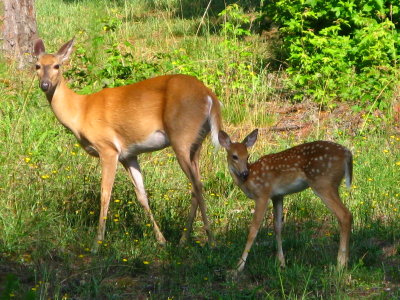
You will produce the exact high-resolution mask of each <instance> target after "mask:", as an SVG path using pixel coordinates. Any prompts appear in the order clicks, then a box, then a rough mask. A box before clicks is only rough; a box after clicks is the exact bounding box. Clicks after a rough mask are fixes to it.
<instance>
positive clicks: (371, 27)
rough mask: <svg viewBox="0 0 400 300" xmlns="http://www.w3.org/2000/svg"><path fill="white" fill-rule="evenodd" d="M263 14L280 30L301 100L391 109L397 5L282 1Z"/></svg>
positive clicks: (398, 43) (398, 41)
mask: <svg viewBox="0 0 400 300" xmlns="http://www.w3.org/2000/svg"><path fill="white" fill-rule="evenodd" d="M264 10H265V13H266V14H267V15H269V16H271V17H272V19H273V20H274V21H275V22H276V23H277V24H278V25H279V26H280V32H281V34H282V36H283V39H284V47H286V49H288V62H289V68H288V69H287V71H288V73H289V74H290V75H291V77H290V81H289V83H288V84H289V86H290V87H291V88H292V89H293V90H294V91H295V93H296V95H295V99H296V100H300V99H302V98H303V97H304V96H310V97H312V98H314V99H315V100H317V101H318V102H321V103H323V104H326V105H328V106H329V105H332V104H333V103H334V102H333V100H342V101H351V102H353V103H354V102H360V105H362V106H367V105H368V106H370V105H373V106H374V107H379V108H381V109H385V108H388V107H389V105H390V101H391V97H392V95H393V87H394V86H395V82H396V78H397V75H398V72H397V61H398V59H399V50H400V37H399V28H398V27H396V26H395V23H393V21H392V20H394V19H395V18H398V17H399V5H398V4H397V3H395V2H393V1H382V0H369V1H367V0H358V1H334V0H329V1H317V0H314V1H304V0H296V1H291V0H281V1H268V2H267V3H266V4H265V7H264Z"/></svg>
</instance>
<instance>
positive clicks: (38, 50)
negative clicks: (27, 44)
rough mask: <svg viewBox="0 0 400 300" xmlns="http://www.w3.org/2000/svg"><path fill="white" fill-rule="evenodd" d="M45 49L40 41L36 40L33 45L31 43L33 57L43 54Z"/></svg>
mask: <svg viewBox="0 0 400 300" xmlns="http://www.w3.org/2000/svg"><path fill="white" fill-rule="evenodd" d="M45 51H46V49H45V47H44V43H43V41H42V40H41V39H37V40H36V41H35V42H34V43H33V54H34V55H35V56H40V55H42V54H43V53H45Z"/></svg>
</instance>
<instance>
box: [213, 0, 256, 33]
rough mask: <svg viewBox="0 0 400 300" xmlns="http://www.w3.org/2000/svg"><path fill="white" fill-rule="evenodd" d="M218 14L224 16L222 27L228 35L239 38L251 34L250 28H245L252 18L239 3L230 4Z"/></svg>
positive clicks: (223, 31)
mask: <svg viewBox="0 0 400 300" xmlns="http://www.w3.org/2000/svg"><path fill="white" fill-rule="evenodd" d="M218 15H219V16H222V17H224V22H223V23H222V24H221V27H222V33H223V34H225V35H226V36H228V37H230V38H233V39H237V38H241V37H243V36H246V35H247V36H249V35H250V30H248V29H246V28H244V26H245V25H247V24H249V23H250V18H249V17H248V16H247V15H246V14H245V13H244V12H243V9H242V8H241V7H240V6H239V5H238V4H236V3H235V4H231V5H228V6H227V7H226V8H225V9H224V10H223V11H221V12H220V13H219V14H218Z"/></svg>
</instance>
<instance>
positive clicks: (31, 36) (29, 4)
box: [1, 0, 37, 68]
mask: <svg viewBox="0 0 400 300" xmlns="http://www.w3.org/2000/svg"><path fill="white" fill-rule="evenodd" d="M3 5H4V6H3V10H4V14H3V16H4V17H3V22H2V23H3V24H2V26H1V27H2V28H1V31H2V32H1V33H2V39H3V43H2V45H1V47H2V49H3V50H4V52H5V54H6V55H7V56H8V57H10V58H13V59H15V60H16V62H17V65H18V67H19V68H23V67H24V66H25V65H26V64H27V63H29V62H32V59H33V58H32V55H31V53H32V49H33V41H34V40H35V39H36V38H37V29H36V16H35V6H34V0H3Z"/></svg>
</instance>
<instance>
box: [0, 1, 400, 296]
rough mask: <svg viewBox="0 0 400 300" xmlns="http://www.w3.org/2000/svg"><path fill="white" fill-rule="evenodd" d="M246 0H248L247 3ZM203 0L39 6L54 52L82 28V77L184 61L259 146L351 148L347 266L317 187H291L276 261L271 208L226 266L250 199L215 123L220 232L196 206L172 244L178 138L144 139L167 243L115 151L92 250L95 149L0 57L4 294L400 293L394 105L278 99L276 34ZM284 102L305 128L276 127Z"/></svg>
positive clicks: (177, 224) (237, 128)
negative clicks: (244, 28) (319, 142)
mask: <svg viewBox="0 0 400 300" xmlns="http://www.w3.org/2000/svg"><path fill="white" fill-rule="evenodd" d="M252 2H256V1H247V2H246V1H244V4H247V5H248V7H249V9H250V16H251V14H252V13H251V9H252V5H251V4H252ZM207 3H208V1H200V0H198V1H192V2H191V1H177V0H168V1H167V0H164V1H161V0H153V1H145V0H137V1H90V0H82V1H67V0H64V1H61V0H47V1H45V0H37V1H36V9H37V22H38V28H39V32H40V36H41V38H43V40H44V41H45V43H46V46H47V47H48V51H49V52H55V51H57V50H58V48H59V47H60V46H61V45H62V44H63V43H64V42H66V41H68V40H69V39H71V38H72V37H75V38H76V43H75V45H76V46H75V52H74V54H73V57H72V59H71V60H70V62H69V63H67V65H66V67H65V68H66V77H67V78H68V79H69V81H70V85H71V86H72V87H73V88H74V89H75V90H76V91H80V92H81V93H88V92H93V91H96V90H99V89H100V88H102V87H103V86H105V85H108V86H115V85H119V84H125V83H129V82H133V81H137V80H140V79H144V78H148V77H152V76H156V75H161V74H166V73H170V74H172V73H186V74H191V75H195V76H197V77H199V78H200V79H201V80H203V81H204V82H205V83H206V84H207V85H208V86H209V87H210V88H212V89H213V90H214V91H215V92H216V94H217V95H218V97H219V99H220V100H221V102H222V103H223V119H224V128H225V130H226V131H228V132H229V133H230V134H233V135H234V137H235V138H236V139H241V138H243V137H244V136H245V135H246V134H247V133H248V132H250V131H251V130H252V129H253V128H261V134H260V137H259V141H258V142H257V144H256V146H255V147H254V148H252V153H251V160H255V159H257V158H258V157H260V156H261V155H262V154H266V153H271V152H277V151H280V150H283V149H285V148H287V147H291V146H294V145H296V144H299V143H302V142H305V141H311V140H316V139H327V140H333V141H336V142H338V143H341V144H343V145H345V146H347V147H348V148H350V149H351V150H352V151H353V154H354V181H353V186H352V189H351V190H347V189H346V188H345V186H344V185H343V186H342V188H341V195H342V198H343V199H344V202H345V204H346V205H347V206H348V207H349V209H350V211H351V212H352V213H353V216H354V224H353V231H352V236H351V249H350V264H349V267H348V269H347V270H345V271H343V272H337V271H336V268H335V266H336V255H337V247H338V228H337V221H336V219H335V218H334V217H333V216H332V215H331V214H330V213H329V212H328V210H327V209H326V207H325V206H324V205H323V203H322V202H321V201H320V200H319V198H317V197H316V196H315V195H313V194H312V192H311V191H309V190H308V191H305V192H303V193H300V194H295V195H291V196H288V197H286V198H285V203H284V216H285V227H284V230H283V248H284V252H285V256H286V261H287V267H286V268H285V269H280V268H279V264H278V263H277V262H276V260H275V238H274V235H273V226H272V209H269V211H268V212H267V215H266V218H265V222H264V224H263V227H262V229H261V231H260V232H259V234H258V238H257V240H256V242H255V244H254V246H253V248H252V250H251V252H250V255H249V258H248V261H247V264H246V268H245V270H244V272H243V274H241V275H240V276H239V277H238V278H237V279H232V278H231V277H230V275H229V274H230V273H229V271H230V270H232V269H233V268H234V267H235V264H236V262H237V260H238V258H239V256H240V255H241V252H242V251H243V247H244V244H245V241H246V237H247V233H248V225H249V223H250V220H251V218H252V209H253V208H254V203H253V201H252V200H250V199H247V198H246V196H245V195H244V194H243V193H242V192H241V191H240V190H239V189H238V188H237V187H235V186H234V184H233V182H232V179H231V178H230V175H229V172H228V170H227V166H226V158H225V153H224V151H223V149H219V150H215V149H214V148H213V147H212V146H211V143H210V140H209V139H207V140H206V141H205V143H204V147H203V151H202V155H201V168H202V178H203V183H204V195H205V198H206V201H207V206H208V215H209V217H210V219H211V221H212V228H213V230H214V233H215V235H216V240H217V245H216V247H214V248H210V247H209V246H208V244H207V243H206V234H205V232H204V230H203V228H202V222H201V218H200V217H199V216H198V218H197V219H196V221H195V226H194V232H193V234H192V240H191V241H190V242H189V243H188V244H187V246H182V247H179V246H178V242H179V238H180V235H181V233H182V231H183V229H184V226H185V223H186V218H187V215H188V212H189V205H190V186H189V184H188V181H187V179H186V178H185V177H184V175H183V172H182V171H181V170H180V168H179V166H178V163H177V161H176V159H175V157H174V154H173V152H172V150H171V149H165V150H162V151H159V152H154V153H149V154H144V155H142V156H141V159H140V162H141V167H142V170H143V173H144V177H145V185H146V187H147V192H148V196H149V199H150V201H151V203H150V205H151V207H152V210H153V213H154V215H155V218H156V220H157V221H158V223H159V225H160V226H161V230H162V232H163V233H164V235H165V237H166V238H167V239H168V241H169V243H168V244H167V246H165V247H162V246H159V245H158V244H157V242H156V239H155V237H154V234H153V230H152V228H151V226H150V220H148V219H147V218H146V215H145V213H144V211H143V209H142V208H141V206H140V205H139V204H138V203H137V201H136V199H135V194H134V190H133V186H132V184H131V183H130V181H129V179H128V177H127V174H125V172H124V170H123V168H121V167H119V169H118V174H117V178H116V181H115V185H114V189H113V195H112V199H111V205H110V210H109V218H108V223H107V229H106V238H105V241H104V242H103V244H102V245H101V247H100V251H99V253H98V254H96V255H94V254H92V253H91V252H90V249H89V248H90V247H91V245H92V242H93V239H94V237H95V232H96V228H97V223H98V214H99V208H100V205H99V198H100V167H99V164H98V160H97V159H94V158H91V157H89V156H88V155H87V154H86V153H84V151H83V149H81V148H80V146H79V145H77V144H76V140H75V138H74V136H73V135H72V134H71V133H70V132H68V131H67V130H66V129H64V128H63V127H62V126H61V125H60V124H59V123H58V122H57V120H56V118H55V117H54V115H53V113H52V112H51V110H50V108H49V105H48V103H47V101H46V99H45V96H44V95H43V93H42V92H41V91H40V89H39V88H38V86H37V79H36V78H35V72H34V68H33V67H32V68H31V69H30V70H23V71H21V70H17V69H15V68H14V67H13V66H12V64H10V63H9V62H5V61H4V60H3V62H2V64H0V74H1V76H0V78H1V79H0V144H1V147H0V205H1V206H0V299H361V298H367V299H398V298H400V205H399V202H400V185H399V178H400V135H399V132H398V131H396V130H395V128H396V126H397V128H399V124H395V123H394V121H393V119H392V117H391V115H392V112H390V111H388V112H384V113H379V112H371V111H367V110H365V111H362V112H357V113H356V112H352V111H351V110H350V109H349V107H350V106H351V104H349V105H345V104H340V105H338V107H337V108H335V109H333V110H332V111H328V112H327V111H321V108H320V107H318V105H316V104H312V103H310V102H309V101H308V100H307V99H305V102H304V104H303V105H304V106H303V108H301V109H299V111H298V112H297V113H295V114H288V113H282V110H285V109H286V110H287V109H290V108H291V107H292V106H294V105H292V104H291V102H290V99H289V98H290V95H288V93H287V91H285V90H284V89H283V88H282V85H283V84H282V83H283V81H284V80H285V72H284V71H283V70H282V68H279V67H275V66H276V64H277V61H276V59H275V54H274V43H275V42H276V41H275V40H274V39H267V38H266V37H265V36H263V35H260V36H258V35H255V34H253V35H251V36H249V37H246V38H245V39H240V38H237V37H236V36H231V35H229V34H222V33H221V31H220V29H221V24H222V27H223V26H224V20H223V18H222V17H218V16H217V13H218V12H219V11H221V10H222V9H224V6H223V5H222V6H221V7H220V6H218V5H215V6H212V7H211V10H210V11H209V14H208V15H207V16H206V17H205V18H204V20H203V22H202V16H203V14H204V11H205V7H206V5H207ZM200 7H201V9H200ZM190 8H191V10H190ZM194 8H196V9H194ZM200 24H202V25H201V26H200ZM225 27H226V23H225ZM301 113H302V115H301V116H300V114H301ZM323 116H324V117H323ZM291 117H293V118H295V121H296V122H297V123H296V124H308V128H309V130H308V131H307V134H300V131H299V130H286V131H285V130H283V131H280V130H273V129H272V128H274V127H279V124H281V122H282V120H285V121H287V122H288V121H290V120H289V119H290V118H291ZM296 118H297V119H296ZM285 124H286V123H285ZM355 124H356V125H355ZM271 208H272V207H271Z"/></svg>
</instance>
